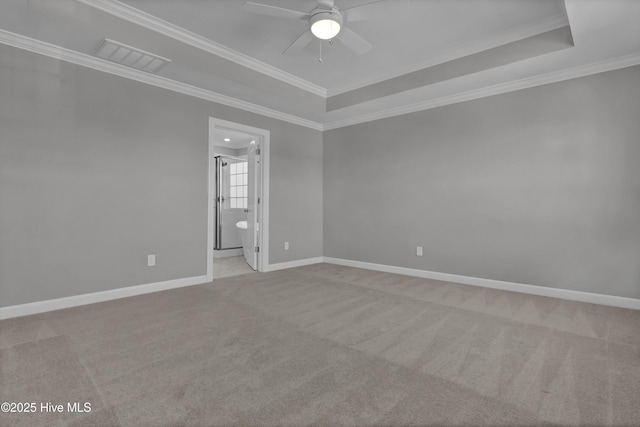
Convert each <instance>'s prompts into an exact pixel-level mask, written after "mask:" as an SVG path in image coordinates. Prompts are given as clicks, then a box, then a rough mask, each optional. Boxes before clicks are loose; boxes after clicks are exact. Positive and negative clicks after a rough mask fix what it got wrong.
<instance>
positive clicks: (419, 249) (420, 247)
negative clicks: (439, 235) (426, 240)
mask: <svg viewBox="0 0 640 427" xmlns="http://www.w3.org/2000/svg"><path fill="white" fill-rule="evenodd" d="M416 255H417V256H422V246H418V247H416Z"/></svg>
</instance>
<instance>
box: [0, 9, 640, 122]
mask: <svg viewBox="0 0 640 427" xmlns="http://www.w3.org/2000/svg"><path fill="white" fill-rule="evenodd" d="M256 1H259V2H262V3H268V4H271V5H274V6H279V7H284V8H290V9H296V10H300V11H305V12H306V11H310V10H312V9H313V8H314V7H315V4H316V2H315V1H314V0H256ZM364 2H366V0H336V2H335V4H336V6H337V7H339V8H348V7H352V6H357V5H359V4H361V3H364ZM242 4H243V1H242V0H123V1H116V0H56V1H55V2H54V1H51V0H4V1H3V2H2V4H1V5H0V42H2V43H5V44H10V45H13V46H16V47H20V48H26V49H29V50H32V51H36V52H38V53H44V54H47V55H49V56H53V57H58V58H60V59H63V60H68V61H71V62H76V63H79V64H81V65H86V66H93V67H94V68H98V69H102V70H103V71H108V72H114V73H116V74H121V75H125V76H128V77H130V78H136V79H137V80H141V81H145V79H146V80H148V81H147V82H148V83H151V84H155V85H158V86H164V87H167V88H169V89H172V90H177V91H179V92H185V93H189V94H192V95H195V96H200V97H201V98H205V99H210V100H213V101H216V102H221V103H224V104H227V105H233V106H237V107H240V108H245V109H247V110H250V111H255V112H258V113H261V114H265V115H268V116H271V117H276V118H279V119H283V120H288V121H291V122H294V123H298V124H302V125H305V126H309V127H314V128H317V129H330V128H335V127H339V126H346V125H349V124H353V123H358V122H362V121H367V120H373V119H377V118H381V117H387V116H390V115H395V114H402V113H405V112H410V111H416V110H419V109H424V108H431V107H435V106H438V105H445V104H447V103H451V102H459V101H461V100H465V99H473V98H476V97H480V96H488V95H492V94H494V93H501V92H505V91H509V90H516V89H519V88H523V87H530V86H535V85H537V84H544V83H549V82H552V81H558V80H563V79H567V78H572V77H578V76H580V75H587V74H591V73H594V72H601V71H606V70H608V69H614V68H620V67H622V66H630V65H636V64H638V63H640V29H639V28H640V26H638V25H637V17H638V16H640V2H638V1H633V0H566V1H562V0H517V1H508V0H386V1H382V2H378V3H374V4H370V5H367V6H365V7H363V8H359V9H358V11H359V13H358V15H359V18H366V19H363V20H357V21H353V22H350V21H348V20H347V22H346V25H347V26H348V27H349V28H351V29H353V30H354V31H356V32H357V33H358V34H360V35H361V36H362V37H364V38H365V39H366V40H368V41H369V42H370V43H371V44H372V45H373V48H372V49H371V50H370V51H369V52H367V53H365V54H363V55H356V54H354V53H353V52H351V51H350V50H348V49H347V48H346V47H345V46H343V45H342V44H341V43H340V42H339V41H335V42H334V43H333V44H329V43H328V42H326V41H325V42H322V59H323V60H322V62H319V61H318V56H319V50H320V44H321V42H320V41H318V40H316V41H313V42H312V43H310V44H309V45H308V46H307V47H306V48H304V49H302V50H299V51H294V52H287V53H286V54H284V55H283V54H282V51H283V50H285V49H286V47H287V46H288V45H289V44H290V43H291V42H292V41H293V40H295V39H296V38H297V37H298V36H299V35H300V34H301V33H303V32H304V31H305V30H306V29H307V28H308V24H307V23H306V22H305V21H302V20H291V19H283V18H276V17H269V16H262V15H257V14H252V13H248V12H246V11H245V10H243V8H242ZM105 38H108V39H112V40H115V41H117V42H120V43H124V44H126V45H129V46H133V47H135V48H138V49H140V50H144V51H150V52H154V53H156V54H158V55H162V56H163V57H166V58H168V59H170V60H171V63H170V64H168V65H167V66H166V67H164V68H163V69H161V70H160V71H159V72H158V74H157V76H145V75H138V74H135V73H134V72H133V71H130V70H121V69H118V68H114V67H120V66H119V65H116V64H103V63H101V62H97V61H102V60H101V59H100V60H99V59H98V58H96V57H95V56H94V55H95V52H96V50H97V48H98V47H99V46H100V45H101V43H102V42H103V41H104V39H105ZM57 47H59V48H60V49H58V50H57V52H56V51H55V48H57ZM122 67H123V66H122Z"/></svg>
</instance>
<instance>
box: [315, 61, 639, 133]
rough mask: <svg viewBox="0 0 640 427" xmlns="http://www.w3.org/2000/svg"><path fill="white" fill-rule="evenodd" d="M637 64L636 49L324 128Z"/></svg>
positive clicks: (357, 117) (371, 119) (346, 120)
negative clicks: (601, 59) (613, 56)
mask: <svg viewBox="0 0 640 427" xmlns="http://www.w3.org/2000/svg"><path fill="white" fill-rule="evenodd" d="M634 65H640V53H633V54H630V55H625V56H620V57H616V58H610V59H606V60H604V61H599V62H594V63H591V64H587V65H580V66H576V67H571V68H566V69H564V70H558V71H553V72H550V73H546V74H540V75H537V76H532V77H527V78H524V79H520V80H514V81H510V82H506V83H500V84H496V85H492V86H487V87H483V88H480V89H474V90H470V91H467V92H462V93H456V94H453V95H447V96H443V97H440V98H435V99H430V100H427V101H422V102H416V103H413V104H408V105H402V106H399V107H395V108H389V109H387V110H383V111H376V112H374V113H370V114H363V115H360V116H356V117H350V118H347V119H344V120H337V121H334V122H329V123H325V124H324V126H323V131H327V130H331V129H338V128H342V127H346V126H352V125H356V124H360V123H366V122H371V121H374V120H380V119H385V118H388V117H394V116H400V115H403V114H409V113H415V112H417V111H423V110H429V109H431V108H436V107H442V106H445V105H450V104H457V103H459V102H464V101H471V100H473V99H478V98H486V97H488V96H493V95H499V94H502V93H507V92H514V91H517V90H520V89H527V88H530V87H535V86H542V85H546V84H549V83H555V82H560V81H563V80H570V79H575V78H578V77H584V76H589V75H592V74H598V73H604V72H606V71H612V70H617V69H619V68H625V67H631V66H634Z"/></svg>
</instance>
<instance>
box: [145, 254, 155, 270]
mask: <svg viewBox="0 0 640 427" xmlns="http://www.w3.org/2000/svg"><path fill="white" fill-rule="evenodd" d="M154 265H156V256H155V255H149V256H147V266H148V267H153V266H154Z"/></svg>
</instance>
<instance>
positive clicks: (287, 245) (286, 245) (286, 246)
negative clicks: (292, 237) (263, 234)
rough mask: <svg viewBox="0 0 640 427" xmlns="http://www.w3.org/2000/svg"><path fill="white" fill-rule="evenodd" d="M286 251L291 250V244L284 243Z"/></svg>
mask: <svg viewBox="0 0 640 427" xmlns="http://www.w3.org/2000/svg"><path fill="white" fill-rule="evenodd" d="M284 250H285V251H288V250H289V242H284Z"/></svg>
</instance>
